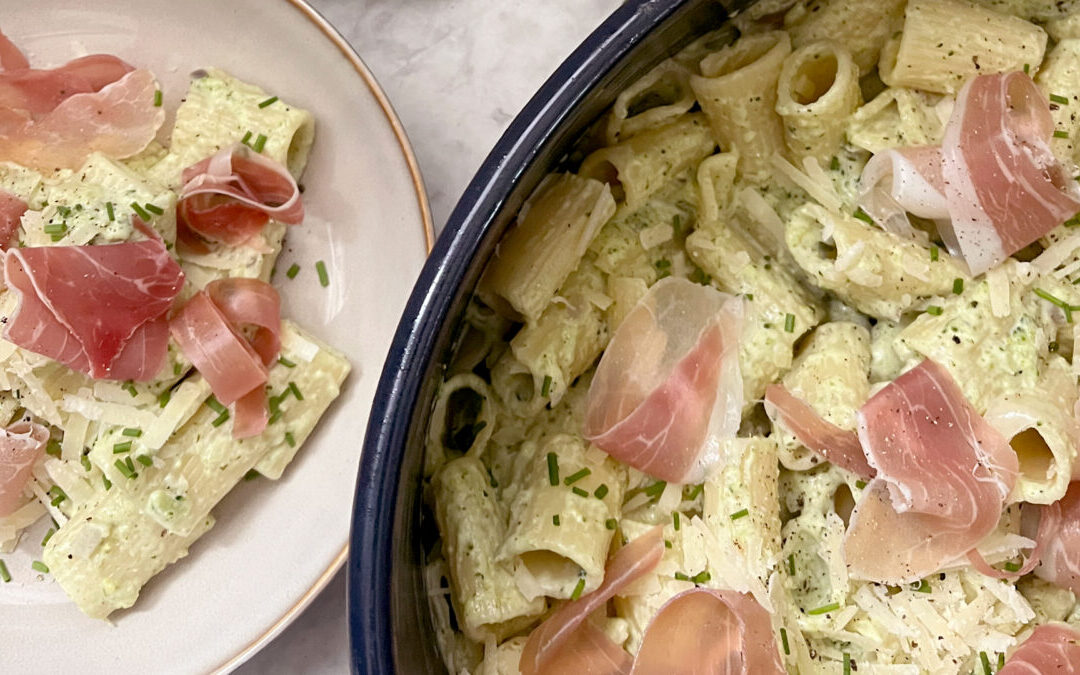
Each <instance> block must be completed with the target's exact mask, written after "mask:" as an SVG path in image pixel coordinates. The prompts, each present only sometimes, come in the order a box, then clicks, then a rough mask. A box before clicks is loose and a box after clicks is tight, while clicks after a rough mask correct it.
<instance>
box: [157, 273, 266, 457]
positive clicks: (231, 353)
mask: <svg viewBox="0 0 1080 675" xmlns="http://www.w3.org/2000/svg"><path fill="white" fill-rule="evenodd" d="M245 329H254V333H253V334H252V336H251V338H250V339H249V338H246V337H245V336H244V334H243V333H242V331H244V330H245ZM169 330H170V332H171V333H172V336H173V338H174V339H175V340H176V342H177V344H178V345H179V346H180V350H181V351H182V352H183V354H184V356H186V357H187V358H188V359H189V360H190V361H191V362H192V363H193V364H194V365H195V368H196V369H198V371H199V372H200V373H202V376H203V377H204V378H206V381H207V382H208V383H209V384H210V389H211V391H213V392H214V396H215V397H217V399H218V400H219V401H220V402H221V403H223V404H225V405H232V404H236V405H235V407H234V410H233V415H234V420H233V436H235V437H236V438H248V437H250V436H255V435H257V434H259V433H261V432H262V431H263V429H265V428H266V424H267V420H268V416H267V399H266V392H265V391H264V389H263V385H265V384H266V382H267V380H268V378H269V374H268V372H267V366H268V365H269V364H270V363H271V362H272V361H273V360H274V359H276V358H277V356H278V352H279V351H280V348H281V337H280V336H281V298H280V297H279V296H278V293H277V291H276V290H274V287H273V286H271V285H270V284H267V283H266V282H263V281H259V280H258V279H218V280H217V281H212V282H210V283H209V284H207V286H206V288H205V289H204V290H202V291H200V292H199V293H197V294H195V296H194V297H192V298H191V299H190V300H188V302H187V304H185V305H184V306H183V308H181V309H180V311H179V312H177V313H176V315H175V316H174V317H173V318H172V319H171V320H170V322H169Z"/></svg>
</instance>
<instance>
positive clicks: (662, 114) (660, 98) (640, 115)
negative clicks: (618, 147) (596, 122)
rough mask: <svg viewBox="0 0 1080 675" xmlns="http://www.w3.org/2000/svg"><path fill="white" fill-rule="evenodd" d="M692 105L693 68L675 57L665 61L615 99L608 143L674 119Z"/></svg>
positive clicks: (608, 129)
mask: <svg viewBox="0 0 1080 675" xmlns="http://www.w3.org/2000/svg"><path fill="white" fill-rule="evenodd" d="M692 107H694V92H693V90H692V89H690V71H689V70H688V69H687V68H686V67H685V66H683V65H682V64H680V63H678V62H677V61H674V60H672V59H668V60H667V61H663V62H661V63H660V64H659V65H657V66H656V67H655V68H653V69H652V70H650V71H649V72H648V73H646V74H645V75H643V76H641V77H640V78H638V80H637V81H635V82H634V83H633V84H631V85H630V86H629V87H627V88H626V89H624V90H623V91H622V92H621V93H620V94H619V95H618V97H617V98H616V99H615V103H614V104H612V106H611V115H610V116H609V117H608V121H607V125H606V129H605V135H606V136H607V142H608V145H615V144H616V143H618V142H619V141H623V140H626V139H627V138H630V137H631V136H633V135H634V134H637V133H639V132H641V131H645V130H646V129H652V128H654V127H659V126H663V125H665V124H667V123H669V122H673V121H675V119H676V118H678V117H679V116H681V115H682V114H684V113H686V112H689V111H690V108H692Z"/></svg>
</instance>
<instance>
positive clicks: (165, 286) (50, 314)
mask: <svg viewBox="0 0 1080 675" xmlns="http://www.w3.org/2000/svg"><path fill="white" fill-rule="evenodd" d="M4 281H5V282H6V283H7V286H8V288H10V289H12V290H13V291H15V292H16V293H17V294H18V295H19V305H18V307H17V309H16V310H15V313H14V314H13V315H12V317H11V318H10V319H9V321H8V322H7V327H6V329H5V332H4V337H6V338H7V339H8V340H10V341H11V342H13V343H15V344H16V345H18V346H20V347H22V348H23V349H27V350H29V351H32V352H34V353H37V354H42V355H43V356H48V357H49V358H52V359H55V360H57V361H60V362H61V363H63V364H65V365H67V366H68V367H70V368H72V369H73V370H77V371H79V372H82V373H86V374H87V375H90V376H91V377H95V378H106V379H114V380H150V379H153V377H154V376H155V375H156V374H157V372H158V370H160V369H161V366H162V364H163V363H164V360H165V354H166V351H167V347H168V330H167V327H166V324H165V313H166V312H168V310H169V308H170V307H172V303H173V300H174V299H175V298H176V296H177V294H178V293H179V292H180V289H181V288H182V286H183V283H184V273H183V272H182V271H181V270H180V266H179V265H178V264H177V263H176V261H175V260H173V259H172V257H171V256H170V255H169V252H168V251H167V250H165V245H164V244H163V243H162V242H161V240H159V239H147V240H143V241H129V242H124V243H121V244H110V245H104V246H44V247H34V248H13V249H11V250H10V251H8V253H7V255H6V256H5V258H4Z"/></svg>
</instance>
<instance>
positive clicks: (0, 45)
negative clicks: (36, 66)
mask: <svg viewBox="0 0 1080 675" xmlns="http://www.w3.org/2000/svg"><path fill="white" fill-rule="evenodd" d="M29 67H30V62H29V61H27V60H26V56H24V55H23V53H22V50H21V49H19V48H18V47H16V46H15V43H14V42H12V41H11V40H10V39H8V36H6V35H4V34H3V33H0V70H22V69H24V68H29Z"/></svg>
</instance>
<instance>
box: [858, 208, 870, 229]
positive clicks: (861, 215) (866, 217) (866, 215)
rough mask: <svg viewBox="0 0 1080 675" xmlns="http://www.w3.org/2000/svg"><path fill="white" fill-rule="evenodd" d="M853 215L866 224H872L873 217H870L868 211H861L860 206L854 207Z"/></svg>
mask: <svg viewBox="0 0 1080 675" xmlns="http://www.w3.org/2000/svg"><path fill="white" fill-rule="evenodd" d="M855 217H856V218H858V219H859V220H861V221H863V222H864V223H867V224H868V225H873V224H874V219H873V218H871V217H870V214H869V213H867V212H866V211H863V210H862V208H858V209H855Z"/></svg>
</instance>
